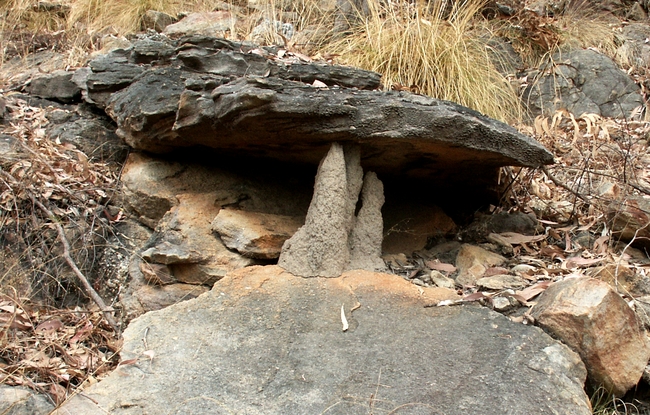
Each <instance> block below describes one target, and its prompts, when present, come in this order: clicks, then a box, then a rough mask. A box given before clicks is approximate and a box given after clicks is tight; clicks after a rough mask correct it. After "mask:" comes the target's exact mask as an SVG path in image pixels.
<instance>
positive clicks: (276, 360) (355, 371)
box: [54, 266, 591, 415]
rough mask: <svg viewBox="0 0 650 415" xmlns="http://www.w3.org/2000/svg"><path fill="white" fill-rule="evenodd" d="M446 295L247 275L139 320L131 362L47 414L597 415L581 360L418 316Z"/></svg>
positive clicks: (455, 319)
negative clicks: (344, 327)
mask: <svg viewBox="0 0 650 415" xmlns="http://www.w3.org/2000/svg"><path fill="white" fill-rule="evenodd" d="M420 290H421V292H420ZM441 291H445V289H442V288H430V287H421V288H419V289H418V287H415V286H414V285H413V284H410V283H408V282H406V281H404V280H402V279H401V278H399V277H397V276H394V275H387V274H377V273H369V272H361V271H355V272H349V273H346V274H344V276H343V277H341V278H307V279H305V278H299V277H295V276H292V275H290V274H288V273H286V272H283V271H282V270H281V269H280V268H279V267H275V266H273V267H252V268H246V269H243V270H240V271H238V272H237V273H235V274H232V275H230V276H228V277H226V278H225V279H223V280H221V281H220V282H219V283H217V284H216V285H215V287H214V288H213V290H212V291H210V292H208V293H206V294H203V295H202V296H200V297H198V298H196V299H194V300H190V301H186V302H183V303H180V304H176V305H174V306H171V307H168V308H166V309H164V310H160V311H156V312H151V313H147V314H145V315H143V316H141V317H140V318H138V319H136V320H134V321H133V322H132V323H131V324H130V325H129V327H128V328H127V329H126V331H125V332H124V347H123V349H122V351H121V358H122V359H123V360H127V359H137V363H135V364H131V365H123V366H121V367H119V368H118V369H116V370H115V372H113V373H112V374H110V375H109V376H108V377H107V378H106V379H104V380H102V381H101V382H99V383H98V384H95V385H93V386H91V387H90V388H88V389H86V390H84V396H80V395H76V396H74V397H73V398H72V399H71V400H70V401H68V402H67V403H65V404H64V405H63V406H62V407H61V408H60V409H58V410H57V411H55V412H54V414H56V415H64V414H65V415H68V414H85V415H94V414H102V415H104V414H105V413H106V412H108V413H111V414H113V415H125V414H145V413H148V414H154V413H155V414H188V415H192V414H197V415H198V414H208V413H209V414H233V413H236V414H244V413H246V414H250V415H254V414H264V415H273V414H322V413H326V414H345V415H349V414H358V413H368V412H373V413H387V412H390V411H394V412H396V413H397V411H399V412H398V413H402V414H445V415H467V414H483V415H497V414H498V415H504V414H511V415H519V414H533V413H534V414H563V415H588V414H591V410H590V405H589V402H588V399H587V396H586V394H585V392H584V391H583V381H584V378H585V375H586V372H585V368H584V366H583V364H582V362H581V361H580V359H579V357H578V356H577V355H576V354H575V353H573V352H571V351H570V350H569V349H568V348H567V347H565V346H563V345H561V344H560V343H558V342H556V341H555V340H553V339H551V338H550V337H549V336H548V335H546V334H545V333H543V332H542V331H541V330H540V329H538V328H536V327H531V326H525V325H522V324H515V323H513V322H511V321H509V320H508V319H506V318H505V317H503V316H501V315H499V314H497V313H495V312H492V311H490V310H487V309H485V308H480V307H473V306H459V307H429V308H426V307H425V305H427V303H428V302H429V301H431V300H432V299H433V297H434V296H436V295H437V294H436V293H440V292H441ZM447 291H448V290H447ZM357 304H359V305H360V307H359V308H358V309H355V310H354V311H352V309H353V308H355V307H356V305H357ZM341 305H343V306H344V312H345V314H346V316H347V320H348V322H349V329H348V330H347V331H342V322H341ZM145 338H146V343H145V342H143V339H145ZM145 344H146V346H147V349H146V348H145ZM147 350H148V351H149V353H148V355H149V356H153V359H151V358H150V357H147V356H146V355H143V352H145V351H147Z"/></svg>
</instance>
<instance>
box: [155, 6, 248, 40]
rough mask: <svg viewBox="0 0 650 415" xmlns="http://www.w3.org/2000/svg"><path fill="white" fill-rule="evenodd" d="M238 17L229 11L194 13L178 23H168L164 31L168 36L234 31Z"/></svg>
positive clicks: (206, 34)
mask: <svg viewBox="0 0 650 415" xmlns="http://www.w3.org/2000/svg"><path fill="white" fill-rule="evenodd" d="M236 23H237V19H236V18H235V17H234V16H233V15H231V14H230V12H228V11H216V12H200V13H192V14H190V15H188V16H186V17H184V18H183V19H181V20H180V21H179V22H178V23H173V24H170V25H167V26H166V27H165V29H164V30H163V33H164V34H166V35H168V36H184V35H188V34H199V35H205V36H217V35H219V34H223V33H224V32H226V31H232V30H233V29H234V27H235V24H236Z"/></svg>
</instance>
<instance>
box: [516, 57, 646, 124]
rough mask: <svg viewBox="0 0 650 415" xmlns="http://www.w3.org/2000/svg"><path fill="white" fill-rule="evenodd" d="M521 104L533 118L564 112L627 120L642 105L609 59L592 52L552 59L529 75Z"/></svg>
mask: <svg viewBox="0 0 650 415" xmlns="http://www.w3.org/2000/svg"><path fill="white" fill-rule="evenodd" d="M528 78H529V79H530V81H529V85H528V87H527V88H526V90H525V92H524V102H526V104H527V105H528V109H529V110H530V112H531V114H532V115H533V116H537V115H540V114H543V115H545V116H553V114H554V113H555V111H557V110H559V109H566V110H568V111H569V112H571V113H573V114H574V115H575V116H577V117H579V116H580V115H582V114H583V113H594V114H598V115H601V116H603V117H613V118H620V117H625V118H628V117H630V115H631V114H632V112H633V111H634V110H635V109H636V108H637V107H639V106H642V105H643V97H642V96H641V93H640V88H639V86H638V85H637V84H636V83H635V82H634V80H633V79H632V78H631V77H630V76H628V75H627V74H626V73H625V72H624V71H623V70H621V69H620V68H619V67H618V66H617V65H616V63H615V62H614V61H613V60H612V59H610V58H609V57H607V56H605V55H602V54H600V53H598V52H596V51H594V50H591V49H587V50H574V51H571V52H567V53H562V54H558V55H555V56H554V57H553V59H552V63H549V64H548V65H547V66H546V67H545V68H544V67H543V68H541V69H540V70H533V71H532V72H530V73H528Z"/></svg>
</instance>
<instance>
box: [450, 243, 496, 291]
mask: <svg viewBox="0 0 650 415" xmlns="http://www.w3.org/2000/svg"><path fill="white" fill-rule="evenodd" d="M505 260H506V259H505V258H504V257H502V256H501V255H498V254H495V253H493V252H490V251H488V250H486V249H483V248H481V247H479V246H475V245H468V244H463V245H462V246H461V247H460V250H459V251H458V255H457V256H456V267H457V268H458V276H457V277H456V282H457V283H458V284H462V285H474V284H476V281H477V280H478V279H479V278H481V277H482V276H483V275H484V274H485V271H486V270H487V269H488V268H490V267H495V266H499V265H501V264H503V263H504V262H505Z"/></svg>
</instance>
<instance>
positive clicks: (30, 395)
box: [0, 385, 54, 415]
mask: <svg viewBox="0 0 650 415" xmlns="http://www.w3.org/2000/svg"><path fill="white" fill-rule="evenodd" d="M53 409H54V405H53V404H52V402H50V400H48V398H46V397H45V396H43V395H39V394H37V393H36V392H34V391H32V390H30V389H27V388H23V387H18V386H7V385H0V413H2V414H7V415H47V414H49V413H50V412H51V411H52V410H53Z"/></svg>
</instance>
